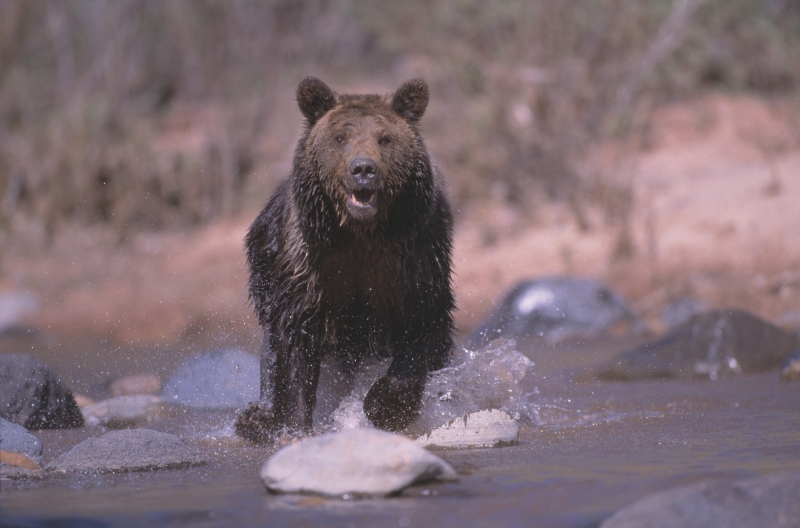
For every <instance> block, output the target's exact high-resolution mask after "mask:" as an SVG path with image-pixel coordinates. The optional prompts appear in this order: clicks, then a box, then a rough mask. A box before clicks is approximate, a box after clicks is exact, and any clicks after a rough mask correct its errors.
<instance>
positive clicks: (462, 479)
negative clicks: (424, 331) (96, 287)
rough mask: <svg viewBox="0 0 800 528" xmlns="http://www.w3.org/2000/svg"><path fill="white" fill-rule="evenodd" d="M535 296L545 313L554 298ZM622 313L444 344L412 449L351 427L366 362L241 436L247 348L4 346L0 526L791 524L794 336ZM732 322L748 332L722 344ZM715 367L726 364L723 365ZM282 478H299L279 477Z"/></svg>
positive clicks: (796, 461) (722, 320)
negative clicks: (105, 353) (80, 357)
mask: <svg viewBox="0 0 800 528" xmlns="http://www.w3.org/2000/svg"><path fill="white" fill-rule="evenodd" d="M589 286H591V287H592V288H594V289H595V290H598V287H597V285H596V284H589ZM545 297H547V299H545ZM537 299H538V301H537V302H540V304H541V301H542V300H543V299H544V300H548V299H549V301H548V302H550V303H551V304H553V303H555V304H554V306H555V309H556V311H557V308H558V302H559V301H558V296H557V295H555V296H551V297H548V296H546V295H545V296H542V295H538V296H537V297H536V299H534V300H537ZM615 302H616V301H615ZM531 303H533V301H530V302H529V303H528V304H531ZM517 304H519V303H517ZM534 304H535V303H534ZM509 306H510V307H512V308H513V307H514V306H515V305H514V304H513V303H510V304H509ZM528 307H529V308H530V306H528ZM545 308H546V307H545ZM551 308H552V307H551ZM614 309H616V308H614ZM596 311H597V313H598V314H599V315H600V316H602V317H605V315H603V314H602V313H601V312H600V311H598V310H596ZM533 312H534V310H529V311H528V312H527V313H528V314H530V313H533ZM578 312H580V310H578ZM538 313H539V314H541V313H544V308H542V307H541V306H540V307H539V312H538ZM573 313H577V312H575V311H574V310H573ZM523 315H525V314H523ZM501 316H502V317H504V318H505V319H503V320H505V321H509V317H508V316H503V315H502V314H501ZM491 317H495V318H497V317H498V316H497V314H495V315H492V316H491ZM537 317H540V316H537ZM626 317H627V316H626ZM629 319H630V320H632V321H634V324H633V325H632V326H629V332H630V333H629V334H624V335H622V336H620V335H616V334H615V332H616V330H614V323H613V322H612V324H609V325H607V328H606V329H605V330H604V329H602V328H601V329H600V330H593V331H592V333H591V335H588V336H587V335H584V334H581V335H579V336H576V337H573V338H571V339H570V338H563V339H562V338H559V339H558V340H553V339H547V338H545V337H544V336H541V335H537V334H536V332H534V333H531V332H529V331H527V330H526V331H523V332H521V333H517V334H515V335H509V334H511V333H510V332H505V334H506V337H508V338H516V339H518V340H519V341H518V342H515V341H510V340H508V339H506V340H500V341H495V342H493V343H490V344H489V345H488V346H486V347H485V348H482V349H478V350H472V351H470V350H464V349H462V350H460V351H459V352H458V354H457V355H456V357H455V358H454V361H453V364H452V365H451V367H449V368H448V369H446V370H445V371H442V372H440V373H437V374H435V375H434V376H433V377H432V378H431V381H430V382H429V385H428V389H429V390H428V392H427V394H426V397H425V400H424V401H425V404H424V408H423V413H422V416H421V417H420V419H419V420H418V421H417V422H416V423H415V424H413V425H412V427H410V428H409V429H408V430H407V431H405V434H406V435H407V436H411V437H412V438H417V439H418V441H417V443H418V444H423V445H428V448H427V450H426V449H424V448H422V447H420V446H419V445H414V442H411V441H410V440H405V439H404V437H403V436H398V435H385V437H380V438H371V437H370V438H367V437H364V438H361V437H358V435H356V436H348V435H353V434H354V433H358V434H361V432H368V431H369V429H363V427H364V425H365V424H364V422H363V417H362V416H361V414H363V413H361V414H359V413H360V408H359V406H358V402H359V398H360V393H359V391H362V392H363V391H364V390H365V388H364V387H368V384H369V377H370V376H373V377H374V376H379V375H380V369H381V366H380V365H375V366H373V367H370V368H371V371H370V372H367V373H365V378H364V380H363V381H362V382H361V383H356V385H355V386H354V387H353V389H352V390H353V392H352V394H350V395H344V396H343V397H341V398H339V400H338V402H339V403H338V405H333V404H331V405H330V406H329V410H330V412H331V413H332V418H331V419H330V420H321V421H320V422H319V424H318V433H319V434H322V435H323V436H315V437H313V438H311V439H306V440H303V439H301V438H296V437H282V438H280V439H278V441H277V442H276V443H275V444H274V445H269V446H254V445H250V444H247V443H246V442H244V441H242V440H241V439H239V438H237V437H235V436H234V435H233V427H232V424H233V420H234V419H235V416H236V412H237V409H238V408H239V407H240V406H241V405H242V402H245V401H247V400H248V399H249V398H251V397H252V395H253V394H255V392H254V388H253V383H254V381H253V379H255V378H254V377H253V376H252V372H251V371H252V368H253V365H255V364H257V362H254V359H255V358H254V357H253V356H252V355H251V354H249V353H248V352H246V351H241V350H232V349H221V350H218V351H209V350H206V351H200V352H199V353H196V354H192V355H191V356H190V357H188V358H187V360H186V361H185V362H184V363H183V364H182V365H179V366H177V367H174V368H171V369H168V368H165V367H164V366H163V365H164V361H165V358H164V357H162V355H161V354H159V353H153V354H152V356H151V357H150V358H149V359H148V360H147V363H148V364H149V365H150V366H151V367H152V370H151V371H150V372H145V373H143V372H130V373H129V374H131V375H134V377H128V376H118V377H116V378H114V379H113V380H111V381H109V382H108V383H103V384H97V383H96V382H92V381H91V379H92V378H91V377H89V376H86V377H84V378H83V379H81V376H82V375H81V373H82V372H83V373H84V374H85V373H86V371H85V370H82V369H79V368H76V369H72V370H70V369H66V370H61V371H60V372H58V373H56V372H54V371H51V370H50V369H48V367H47V363H48V358H49V357H52V356H49V355H48V354H49V351H51V350H53V348H47V347H46V346H42V347H40V348H38V349H36V350H38V351H39V352H40V355H39V356H38V357H37V359H36V360H35V361H34V360H32V359H31V358H29V357H26V356H20V355H14V356H8V355H4V356H2V358H3V361H2V362H0V363H2V365H0V377H2V376H3V375H4V376H5V377H2V380H0V381H1V382H2V383H3V390H4V391H7V390H11V389H14V388H15V387H16V388H17V389H18V393H19V394H20V396H18V397H16V399H9V397H8V396H4V399H3V401H2V404H3V406H4V407H3V413H4V414H3V416H4V417H5V418H7V419H11V420H13V421H16V422H17V424H14V423H11V422H8V421H4V422H2V424H0V433H1V436H2V444H0V451H2V460H0V462H2V465H0V475H2V477H0V489H1V490H2V493H0V517H1V518H2V519H3V522H4V523H5V525H10V526H45V525H48V523H52V522H56V520H58V522H60V523H66V525H76V526H77V525H82V524H87V523H90V524H93V525H95V524H96V525H98V526H105V525H109V526H110V525H113V526H141V525H145V524H147V525H154V526H173V525H182V524H186V523H189V524H192V525H199V526H204V525H208V526H215V525H226V524H238V525H252V524H264V523H265V522H269V523H270V524H275V525H284V524H289V523H297V522H306V523H310V524H321V523H325V524H330V523H334V524H337V523H339V524H343V525H349V524H353V525H356V526H362V525H371V524H375V523H378V524H390V525H394V524H395V523H397V524H398V525H400V526H430V525H432V524H434V523H435V524H436V525H443V526H450V525H466V526H470V525H478V524H481V523H489V524H493V525H501V526H516V525H519V523H520V522H524V523H525V524H526V525H537V526H575V527H579V526H597V525H599V524H600V523H601V522H605V524H604V526H634V525H636V523H639V522H640V521H641V519H643V517H641V515H642V513H641V512H642V510H643V508H644V507H643V506H640V504H645V505H647V504H651V503H652V504H656V505H658V507H659V508H662V510H663V511H664V512H666V513H658V511H661V510H657V509H654V508H650V507H647V508H644V510H645V511H647V512H650V513H649V514H652V515H655V516H656V517H658V519H667V521H665V522H667V524H664V526H686V524H685V522H686V519H685V518H683V517H680V516H678V517H674V516H672V517H670V515H671V514H669V512H674V511H675V509H676V508H677V509H679V510H680V511H687V512H693V511H694V512H698V514H697V515H696V516H693V518H696V519H702V515H706V516H709V515H711V514H710V513H708V512H712V513H713V512H714V511H717V510H716V509H721V510H722V511H724V512H727V513H725V514H726V515H732V516H739V517H741V518H745V519H749V520H751V521H752V522H753V523H755V524H752V523H751V524H750V525H758V526H797V525H798V522H800V521H797V519H800V516H799V515H798V514H797V501H796V495H793V494H792V491H791V490H793V489H795V488H796V486H797V479H798V477H797V475H798V474H800V441H798V435H797V431H798V430H800V413H799V412H798V403H797V402H799V401H800V384H798V383H797V382H793V381H790V380H791V379H793V378H792V377H791V375H787V374H786V373H787V372H793V370H792V369H793V368H796V367H793V365H794V363H793V362H796V361H797V359H796V357H790V356H792V355H793V350H792V348H793V346H794V344H795V339H797V336H796V334H793V333H791V332H787V331H785V330H781V329H779V328H777V327H775V326H773V325H771V324H770V323H769V322H767V321H763V320H760V319H757V318H754V317H752V316H750V315H747V314H745V315H740V314H739V312H729V311H718V312H713V311H712V312H708V311H707V312H702V313H701V314H700V315H696V316H695V317H694V318H692V317H691V316H690V317H688V319H686V321H685V322H684V323H683V325H684V326H681V325H680V324H678V325H677V326H676V327H675V328H674V329H673V330H672V331H671V333H667V334H666V335H665V336H662V337H659V336H655V335H652V334H647V333H646V332H643V331H640V330H639V329H636V330H635V331H634V328H635V327H636V321H635V318H629ZM491 321H492V320H491V319H490V320H489V321H488V323H491ZM742 321H744V323H747V324H746V325H745V324H744V323H742ZM488 323H487V325H486V326H487V327H488ZM557 323H559V321H555V322H553V321H550V322H549V323H548V325H549V328H556V327H557V326H558V324H557ZM561 323H564V325H565V326H566V327H570V328H574V327H575V326H576V324H577V323H575V322H571V321H568V320H565V321H561ZM589 323H591V321H590V322H589ZM504 324H506V328H514V325H509V324H507V323H504ZM537 324H539V323H537ZM570 325H571V326H570ZM687 325H688V326H687ZM600 326H601V325H600ZM600 326H598V327H600ZM516 328H525V325H517V326H516ZM528 328H529V327H528ZM692 328H697V330H696V331H694V332H693V331H692V330H691V329H692ZM742 328H744V329H745V330H746V329H750V331H748V332H747V336H749V337H753V336H756V337H757V338H754V339H755V341H753V340H750V341H748V339H749V337H748V339H745V338H743V337H739V336H738V334H737V333H736V332H737V331H739V330H741V329H742ZM581 336H583V337H581ZM670 336H675V337H670ZM692 336H694V341H692ZM758 336H760V337H758ZM681 340H684V341H685V342H684V341H681ZM676 342H677V343H683V344H682V345H681V350H685V351H687V353H685V354H675V353H672V355H671V356H670V354H669V353H668V352H669V350H670V349H669V347H668V346H667V345H666V344H665V343H667V344H669V343H676ZM9 343H10V342H9V341H7V340H6V341H0V344H1V345H3V346H4V347H5V346H9ZM20 343H22V342H21V341H15V342H14V343H13V344H15V345H17V346H19V345H20ZM775 343H779V344H780V345H781V346H780V347H776V346H775ZM72 346H74V345H72ZM87 346H88V345H87ZM784 349H785V350H784ZM654 351H655V352H654ZM132 352H133V351H131V350H127V351H126V350H124V349H116V350H114V351H111V352H110V353H115V354H126V353H132ZM136 352H137V353H138V354H140V355H141V351H136ZM775 354H779V355H782V356H786V357H781V358H779V359H776V358H775ZM795 355H796V354H795ZM667 356H669V357H671V358H672V359H671V361H672V364H673V367H674V369H673V370H674V372H676V373H678V374H676V375H672V374H669V372H672V371H669V372H666V371H665V372H666V373H662V374H660V375H654V374H652V372H650V371H644V372H645V374H643V375H640V376H619V377H617V378H616V379H625V380H627V381H609V379H615V378H614V376H609V375H608V372H609V369H611V368H613V369H617V370H614V372H617V371H618V369H619V368H620V365H627V364H636V365H645V366H646V365H650V364H657V365H662V364H663V362H664V361H665V359H664V358H665V357H667ZM637 357H638V358H639V359H636V358H637ZM9 358H10V359H9ZM654 358H655V359H654ZM732 358H733V359H735V360H736V362H737V364H738V365H741V366H742V367H744V368H740V369H738V370H737V369H735V368H731V361H730V360H731V359H732ZM759 358H761V359H759ZM711 360H714V361H717V364H719V365H720V370H718V371H717V374H718V375H717V376H713V375H711V371H709V370H708V369H706V370H705V371H704V370H703V369H702V368H701V369H699V370H698V367H697V365H698V364H702V365H706V366H708V365H709V364H711V363H710V361H711ZM9 362H11V363H13V365H11V366H9ZM631 362H633V363H631ZM681 362H682V363H681ZM752 365H756V366H757V368H751V367H750V366H752ZM12 367H13V368H12ZM384 368H385V367H384ZM14 369H17V370H14ZM19 369H28V370H30V371H31V372H35V373H37V376H38V377H37V378H36V379H39V380H41V383H50V384H53V386H54V387H59V388H60V389H59V390H61V391H62V392H58V391H56V392H51V391H49V390H45V391H41V390H39V391H37V390H32V389H31V387H30V386H27V385H26V384H25V383H22V384H21V386H20V384H19V383H16V384H15V383H12V382H13V381H14V380H17V381H18V380H19V379H21V378H20V376H19V375H17V374H14V375H11V374H8V373H10V372H14V373H16V372H17V371H18V370H19ZM781 369H782V370H781ZM368 370H369V369H368ZM662 370H663V369H662ZM209 371H213V372H215V376H214V377H212V378H209V377H208V376H207V375H206V374H207V373H208V372H209ZM701 371H702V372H701ZM782 371H783V372H784V374H781V372H782ZM659 372H661V371H659ZM681 372H689V373H691V375H681V374H680V373H681ZM3 373H5V374H3ZM94 374H96V372H94V371H92V375H94ZM29 377H30V376H28V377H26V378H24V379H28V378H29ZM251 378H252V379H251ZM31 379H32V378H31ZM215 380H216V382H218V383H216V382H215ZM65 387H67V388H69V389H71V390H66V392H64V389H65ZM120 387H126V388H125V389H120ZM73 392H77V393H78V397H77V398H76V399H75V400H74V401H75V402H77V403H78V404H80V407H81V415H80V416H81V419H82V420H83V425H80V426H77V427H76V425H78V424H77V423H75V418H74V417H73V418H71V421H70V420H67V421H66V422H63V421H62V422H59V421H55V420H51V419H48V420H46V421H41V420H40V421H39V422H34V423H35V424H36V426H35V427H30V430H28V429H25V428H24V427H22V426H21V425H18V423H19V422H24V423H26V424H27V423H28V421H27V420H30V417H31V416H33V415H34V414H32V413H30V412H22V411H21V410H20V409H22V410H25V409H28V408H29V407H26V406H25V405H17V406H16V407H13V406H11V405H9V402H12V401H14V402H17V403H24V402H23V399H24V398H29V399H30V401H33V402H35V403H36V409H37V412H38V414H37V416H48V417H53V416H67V417H69V416H72V415H71V414H69V412H68V410H69V409H72V405H73V404H74V403H73V400H71V399H70V397H71V396H72V394H73ZM4 394H8V393H7V392H4ZM42 394H58V395H60V396H59V397H57V398H51V397H42ZM66 394H68V395H66ZM59 406H61V407H63V408H64V409H66V410H64V409H61V407H59ZM12 407H13V409H16V410H15V411H14V412H11V411H10V410H9V409H11V408H12ZM59 409H60V410H59ZM42 424H50V427H49V428H43V427H45V426H44V425H42ZM337 431H344V432H338V433H337ZM325 433H327V434H328V435H329V436H330V435H332V436H331V438H332V439H331V440H326V438H328V436H324V434H325ZM465 439H466V440H465ZM298 441H300V442H299V443H297V442H298ZM308 442H310V443H308ZM314 442H322V444H320V446H315V445H314ZM406 442H407V443H406ZM307 443H308V444H307ZM324 446H333V449H332V454H330V455H328V454H326V451H325V449H326V448H324ZM489 446H493V447H489ZM303 449H310V451H308V452H309V453H313V457H316V458H313V459H312V458H309V456H308V455H303V454H302V453H303V452H304V451H303ZM344 453H346V456H343V454H344ZM393 453H394V454H393ZM326 457H330V458H326ZM326 460H329V462H326ZM398 461H401V462H398ZM303 464H306V466H303ZM309 464H310V465H309ZM303 467H305V469H303ZM316 467H318V468H319V469H318V470H315V468H316ZM276 468H277V469H276ZM323 470H324V471H323ZM304 472H305V473H304ZM289 474H291V475H294V476H295V477H298V478H300V477H302V478H300V480H299V481H297V482H295V481H294V480H292V481H289V480H286V479H285V477H284V476H285V475H289ZM282 475H283V476H282ZM303 475H308V476H307V477H304V476H303ZM765 479H766V480H765ZM298 482H299V484H298ZM364 482H369V483H372V486H373V487H371V488H365V487H360V486H363V483H364ZM376 483H377V484H376ZM737 490H739V491H737ZM741 490H744V491H741ZM745 492H746V493H745ZM276 493H277V494H276ZM743 493H744V495H743ZM720 494H721V495H720ZM723 495H724V496H723ZM715 497H717V498H715ZM719 497H721V498H719ZM637 501H644V502H637ZM647 501H650V502H647ZM634 503H636V504H634ZM715 508H716V509H715ZM653 512H655V513H653ZM701 514H702V515H701ZM659 516H660V517H659ZM673 517H674V518H673ZM712 517H713V516H711V517H708V518H712ZM654 518H655V517H654ZM631 519H633V520H631ZM648 519H649V517H648ZM781 519H788V520H789V521H788V522H789V524H786V523H783V524H780V523H782V522H783V521H781ZM641 522H644V521H641ZM792 522H794V523H795V524H792ZM626 523H627V524H626ZM631 523H633V524H631ZM669 523H672V524H669ZM695 525H696V526H707V525H709V524H702V522H700V521H698V523H696V524H695Z"/></svg>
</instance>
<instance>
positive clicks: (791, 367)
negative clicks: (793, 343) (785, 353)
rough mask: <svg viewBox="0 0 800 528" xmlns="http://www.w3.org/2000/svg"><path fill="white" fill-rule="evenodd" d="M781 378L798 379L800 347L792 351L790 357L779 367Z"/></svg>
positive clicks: (799, 376)
mask: <svg viewBox="0 0 800 528" xmlns="http://www.w3.org/2000/svg"><path fill="white" fill-rule="evenodd" d="M781 379H782V380H783V381H800V348H798V349H797V350H795V351H794V354H792V357H790V358H789V361H787V362H786V365H784V366H783V368H782V369H781Z"/></svg>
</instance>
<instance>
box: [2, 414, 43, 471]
mask: <svg viewBox="0 0 800 528" xmlns="http://www.w3.org/2000/svg"><path fill="white" fill-rule="evenodd" d="M14 455H20V456H22V457H24V459H25V460H28V461H29V463H26V462H25V460H23V459H20V458H19V457H15V456H14ZM0 462H2V463H4V464H10V465H15V466H21V467H25V468H28V469H39V466H40V465H41V463H42V442H41V440H39V439H38V438H36V437H35V436H34V435H32V434H31V433H29V432H28V430H27V429H25V428H24V427H22V426H21V425H17V424H15V423H12V422H9V421H8V420H4V419H3V418H0Z"/></svg>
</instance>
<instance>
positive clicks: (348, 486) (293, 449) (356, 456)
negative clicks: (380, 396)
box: [261, 429, 456, 497]
mask: <svg viewBox="0 0 800 528" xmlns="http://www.w3.org/2000/svg"><path fill="white" fill-rule="evenodd" d="M455 479H456V472H455V470H454V469H453V468H452V467H451V466H450V464H448V463H447V462H445V461H444V460H442V459H441V458H439V457H437V456H436V455H434V454H432V453H429V452H428V451H427V450H425V448H423V447H421V446H419V445H417V444H415V443H414V441H413V440H411V439H409V438H407V437H405V436H403V435H398V434H393V433H387V432H384V431H378V430H375V429H356V430H351V431H344V432H341V433H329V434H326V435H322V436H317V437H313V438H309V439H307V440H303V441H302V442H298V443H296V444H292V445H289V446H287V447H285V448H283V449H281V450H280V451H278V452H277V453H275V454H274V455H273V456H272V457H271V458H270V459H269V460H267V462H266V463H265V464H264V466H263V467H262V469H261V480H262V481H263V482H264V484H265V485H266V487H267V488H268V489H269V490H270V491H274V492H282V493H314V494H319V495H327V496H339V497H341V496H343V495H389V494H392V493H396V492H399V491H401V490H402V489H404V488H406V487H408V486H411V485H412V484H418V483H423V482H428V481H433V480H455Z"/></svg>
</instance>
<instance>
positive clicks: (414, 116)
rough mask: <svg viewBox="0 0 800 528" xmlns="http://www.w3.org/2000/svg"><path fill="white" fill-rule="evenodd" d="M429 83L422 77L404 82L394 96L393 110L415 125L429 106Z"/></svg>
mask: <svg viewBox="0 0 800 528" xmlns="http://www.w3.org/2000/svg"><path fill="white" fill-rule="evenodd" d="M428 97H429V93H428V85H427V84H426V83H425V81H423V80H422V79H411V80H410V81H406V82H404V83H403V86H401V87H400V88H398V89H397V91H396V92H395V93H394V95H393V96H392V110H394V111H395V112H397V114H398V115H399V116H400V117H402V118H403V119H405V120H406V121H408V122H409V123H411V124H412V125H415V124H417V123H418V122H419V120H420V119H421V118H422V114H424V113H425V109H426V108H427V107H428Z"/></svg>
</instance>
